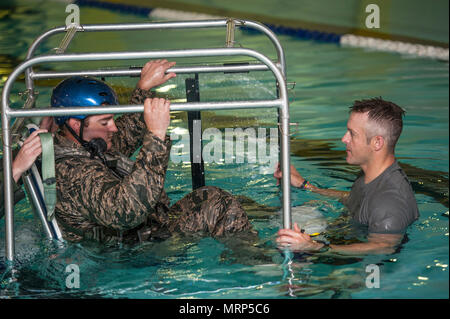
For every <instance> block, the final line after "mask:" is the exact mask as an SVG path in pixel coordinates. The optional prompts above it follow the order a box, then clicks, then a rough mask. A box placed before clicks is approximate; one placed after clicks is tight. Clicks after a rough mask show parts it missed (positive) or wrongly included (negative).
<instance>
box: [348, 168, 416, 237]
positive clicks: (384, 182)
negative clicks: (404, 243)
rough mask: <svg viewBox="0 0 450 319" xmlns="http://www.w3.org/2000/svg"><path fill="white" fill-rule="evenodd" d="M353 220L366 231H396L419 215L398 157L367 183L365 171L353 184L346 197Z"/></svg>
mask: <svg viewBox="0 0 450 319" xmlns="http://www.w3.org/2000/svg"><path fill="white" fill-rule="evenodd" d="M346 205H347V207H348V208H349V211H350V214H351V215H352V217H353V220H354V221H355V222H357V223H359V224H362V225H366V226H368V231H369V233H382V234H398V233H404V232H405V231H406V228H407V227H408V226H409V225H411V224H412V223H413V222H414V221H415V220H417V219H418V218H419V209H418V208H417V203H416V199H415V197H414V192H413V190H412V187H411V184H410V183H409V181H408V177H407V176H406V174H405V172H403V170H402V169H401V168H400V166H399V165H398V163H397V161H395V162H394V163H393V164H392V165H391V166H389V167H388V168H387V169H386V170H385V171H384V172H383V173H381V175H380V176H378V177H377V178H375V179H374V180H373V181H371V182H370V183H368V184H365V183H364V174H362V175H361V176H359V177H358V178H357V179H356V181H355V183H354V184H353V186H352V190H351V192H350V196H349V198H348V200H347V201H346Z"/></svg>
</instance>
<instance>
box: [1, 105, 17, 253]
mask: <svg viewBox="0 0 450 319" xmlns="http://www.w3.org/2000/svg"><path fill="white" fill-rule="evenodd" d="M2 131H3V174H4V179H3V184H4V189H3V194H4V201H5V206H4V207H5V254H6V260H7V261H9V262H13V261H14V199H13V186H12V179H13V178H12V152H11V135H10V123H9V118H8V116H7V114H6V112H2Z"/></svg>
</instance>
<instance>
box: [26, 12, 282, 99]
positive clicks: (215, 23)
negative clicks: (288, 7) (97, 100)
mask: <svg viewBox="0 0 450 319" xmlns="http://www.w3.org/2000/svg"><path fill="white" fill-rule="evenodd" d="M233 21H234V25H235V26H243V27H249V28H253V29H255V30H258V31H260V32H262V33H264V34H265V35H266V36H267V37H268V38H269V39H270V41H271V42H272V43H273V45H274V46H275V49H276V52H277V56H278V60H277V63H278V64H279V67H280V69H281V72H282V73H283V75H284V76H286V58H285V56H284V50H283V47H282V46H281V43H280V41H278V38H277V36H276V35H275V34H274V33H273V32H272V31H271V30H270V29H269V28H268V27H266V26H265V25H263V24H261V23H259V22H256V21H251V20H241V19H235V20H233ZM229 22H230V19H218V20H202V21H197V20H196V21H174V22H155V23H129V24H93V25H81V26H79V27H78V31H80V32H104V31H136V30H161V29H194V28H195V29H197V28H218V27H224V28H227V25H228V23H229ZM66 31H67V28H66V27H65V26H61V27H57V28H53V29H50V30H48V31H47V32H45V33H43V34H42V35H40V36H39V37H38V38H37V39H36V40H35V41H34V42H33V43H32V44H31V46H30V48H29V49H28V52H27V56H26V59H31V58H32V57H33V55H34V53H35V51H36V49H37V48H38V47H39V45H40V44H41V43H42V42H43V41H44V40H46V39H48V38H49V37H51V36H53V35H55V34H59V33H63V32H66ZM241 69H242V68H237V69H236V70H241ZM174 70H177V71H178V73H180V69H179V68H177V69H174ZM174 70H171V72H175V71H174ZM124 71H125V70H122V71H119V73H121V74H120V75H125V74H124ZM192 72H199V71H194V70H192V71H190V72H186V73H192ZM132 74H135V73H133V72H132ZM47 75H48V74H47ZM40 76H41V75H40V74H33V70H32V68H31V67H30V68H28V69H27V70H26V71H25V83H26V87H27V89H28V90H29V92H30V94H34V93H33V92H34V91H33V89H34V84H33V78H40ZM63 76H66V75H62V74H60V76H55V77H63ZM68 76H70V75H68ZM92 76H94V74H92ZM105 76H117V75H111V74H105Z"/></svg>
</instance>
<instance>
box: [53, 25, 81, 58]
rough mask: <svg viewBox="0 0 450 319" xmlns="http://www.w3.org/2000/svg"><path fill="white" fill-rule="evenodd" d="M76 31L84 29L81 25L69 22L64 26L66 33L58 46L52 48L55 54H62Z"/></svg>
mask: <svg viewBox="0 0 450 319" xmlns="http://www.w3.org/2000/svg"><path fill="white" fill-rule="evenodd" d="M77 31H84V29H83V26H81V25H76V24H71V25H70V26H68V27H67V28H66V35H65V36H64V38H63V39H62V41H61V43H60V44H59V47H57V48H54V50H55V53H56V54H63V53H64V52H66V49H67V47H68V46H69V44H70V42H71V41H72V39H73V37H74V36H75V33H77Z"/></svg>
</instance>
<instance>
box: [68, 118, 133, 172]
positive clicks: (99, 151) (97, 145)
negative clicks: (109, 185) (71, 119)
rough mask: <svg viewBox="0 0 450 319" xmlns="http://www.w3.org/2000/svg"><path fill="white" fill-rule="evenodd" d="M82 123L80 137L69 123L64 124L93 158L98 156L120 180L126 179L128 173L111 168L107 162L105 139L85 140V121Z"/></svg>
mask: <svg viewBox="0 0 450 319" xmlns="http://www.w3.org/2000/svg"><path fill="white" fill-rule="evenodd" d="M80 121H81V127H80V136H78V135H77V133H75V131H74V130H73V129H72V128H71V127H70V126H69V125H68V124H67V122H65V123H64V126H65V127H66V128H67V129H68V130H69V132H70V133H71V134H72V135H73V137H75V139H76V140H77V141H78V142H79V143H80V144H81V145H82V146H83V147H84V149H85V150H86V151H88V152H89V154H91V158H94V157H95V156H97V157H98V158H100V159H101V160H102V161H103V163H104V164H105V165H106V166H108V167H109V168H110V169H111V171H112V173H113V174H114V175H116V176H117V177H119V178H123V177H125V176H126V175H127V173H126V172H122V171H120V169H119V168H117V167H110V165H109V164H108V161H107V160H106V157H105V155H104V154H103V153H104V152H106V150H107V148H108V146H107V144H106V142H105V140H104V139H102V138H100V137H97V138H93V139H91V140H90V141H89V142H87V141H85V140H84V139H83V128H84V119H83V120H80Z"/></svg>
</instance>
